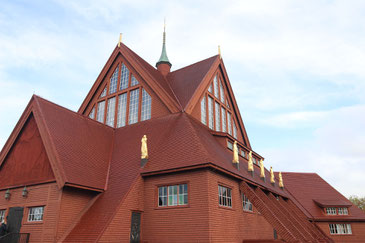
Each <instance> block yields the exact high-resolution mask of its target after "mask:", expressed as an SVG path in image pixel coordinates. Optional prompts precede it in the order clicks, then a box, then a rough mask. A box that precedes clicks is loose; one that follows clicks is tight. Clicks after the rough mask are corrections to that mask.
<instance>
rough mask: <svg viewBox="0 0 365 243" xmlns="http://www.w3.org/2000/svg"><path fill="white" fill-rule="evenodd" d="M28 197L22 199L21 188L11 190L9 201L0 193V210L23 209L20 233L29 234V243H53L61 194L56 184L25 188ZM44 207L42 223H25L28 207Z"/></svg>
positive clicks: (2, 192)
mask: <svg viewBox="0 0 365 243" xmlns="http://www.w3.org/2000/svg"><path fill="white" fill-rule="evenodd" d="M27 189H28V191H29V193H28V197H26V198H24V197H22V190H23V188H22V187H21V188H16V189H12V190H11V191H10V192H11V198H10V200H5V199H4V193H5V191H4V190H2V191H0V195H1V196H0V209H7V213H8V211H9V208H11V207H23V208H24V214H23V220H22V227H21V229H20V232H21V233H30V242H54V241H55V236H56V226H57V215H58V212H59V202H60V199H61V193H60V191H59V190H58V188H57V185H56V183H48V184H43V185H36V186H29V187H27ZM34 206H45V208H44V215H43V221H42V222H27V221H28V210H29V207H34Z"/></svg>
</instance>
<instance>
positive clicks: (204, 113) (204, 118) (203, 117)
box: [200, 96, 207, 125]
mask: <svg viewBox="0 0 365 243" xmlns="http://www.w3.org/2000/svg"><path fill="white" fill-rule="evenodd" d="M206 105H207V100H206V98H205V96H204V97H203V99H202V101H201V102H200V116H201V121H202V123H203V124H204V125H207V111H206V110H207V109H206Z"/></svg>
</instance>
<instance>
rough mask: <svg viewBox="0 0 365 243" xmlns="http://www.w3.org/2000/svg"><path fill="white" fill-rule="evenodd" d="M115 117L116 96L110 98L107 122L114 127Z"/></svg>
mask: <svg viewBox="0 0 365 243" xmlns="http://www.w3.org/2000/svg"><path fill="white" fill-rule="evenodd" d="M114 117H115V97H113V98H111V99H109V100H108V108H107V113H106V124H107V125H109V126H111V127H114Z"/></svg>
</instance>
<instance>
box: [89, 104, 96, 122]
mask: <svg viewBox="0 0 365 243" xmlns="http://www.w3.org/2000/svg"><path fill="white" fill-rule="evenodd" d="M89 118H91V119H94V118H95V106H94V107H93V109H92V110H91V112H90V114H89Z"/></svg>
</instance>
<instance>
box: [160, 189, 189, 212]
mask: <svg viewBox="0 0 365 243" xmlns="http://www.w3.org/2000/svg"><path fill="white" fill-rule="evenodd" d="M187 204H188V185H187V184H179V185H173V186H161V187H159V188H158V206H159V207H165V206H178V205H187Z"/></svg>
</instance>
